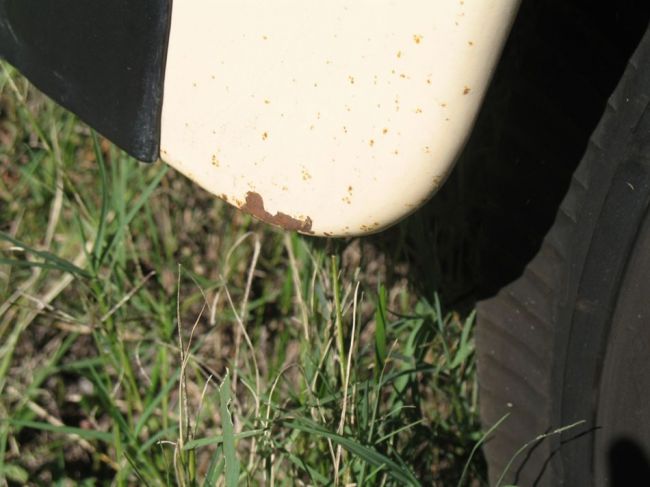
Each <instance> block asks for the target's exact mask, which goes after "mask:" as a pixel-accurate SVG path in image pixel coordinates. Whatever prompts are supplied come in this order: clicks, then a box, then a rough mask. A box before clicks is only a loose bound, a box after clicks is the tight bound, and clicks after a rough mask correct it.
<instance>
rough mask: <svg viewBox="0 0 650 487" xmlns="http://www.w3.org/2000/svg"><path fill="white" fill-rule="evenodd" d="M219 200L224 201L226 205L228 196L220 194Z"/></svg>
mask: <svg viewBox="0 0 650 487" xmlns="http://www.w3.org/2000/svg"><path fill="white" fill-rule="evenodd" d="M219 198H221V199H222V200H224V201H225V202H226V203H228V195H225V194H220V195H219Z"/></svg>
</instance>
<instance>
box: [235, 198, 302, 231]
mask: <svg viewBox="0 0 650 487" xmlns="http://www.w3.org/2000/svg"><path fill="white" fill-rule="evenodd" d="M241 209H242V210H244V211H246V212H248V213H250V214H251V215H253V216H254V217H256V218H259V219H260V220H262V221H264V222H267V223H270V224H272V225H277V226H279V227H282V228H284V229H286V230H295V231H298V232H303V233H314V232H312V231H311V225H312V221H311V218H309V217H305V218H304V219H303V220H299V219H297V218H293V217H291V216H289V215H287V214H285V213H282V212H280V211H278V212H277V213H276V214H275V215H272V214H271V213H269V212H268V211H266V210H265V209H264V200H263V199H262V196H260V195H259V194H258V193H255V192H254V191H249V192H248V193H246V203H244V204H243V205H242V206H241Z"/></svg>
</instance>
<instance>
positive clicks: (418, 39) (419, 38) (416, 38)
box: [413, 34, 422, 44]
mask: <svg viewBox="0 0 650 487" xmlns="http://www.w3.org/2000/svg"><path fill="white" fill-rule="evenodd" d="M413 42H415V43H416V44H420V43H421V42H422V36H421V35H419V34H413Z"/></svg>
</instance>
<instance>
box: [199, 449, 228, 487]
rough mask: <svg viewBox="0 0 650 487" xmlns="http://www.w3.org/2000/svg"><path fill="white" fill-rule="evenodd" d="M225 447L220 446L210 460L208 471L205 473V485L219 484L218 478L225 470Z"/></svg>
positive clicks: (211, 486)
mask: <svg viewBox="0 0 650 487" xmlns="http://www.w3.org/2000/svg"><path fill="white" fill-rule="evenodd" d="M223 465H224V461H223V448H222V447H221V446H219V447H218V448H217V449H216V450H215V452H214V455H212V459H211V460H210V465H209V466H208V471H207V472H206V474H205V480H204V481H203V487H213V486H215V485H217V479H218V478H219V476H220V475H221V472H223Z"/></svg>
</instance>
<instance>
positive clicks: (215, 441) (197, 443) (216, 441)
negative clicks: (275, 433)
mask: <svg viewBox="0 0 650 487" xmlns="http://www.w3.org/2000/svg"><path fill="white" fill-rule="evenodd" d="M264 431H265V430H263V429H256V430H249V431H242V432H241V433H236V434H234V435H233V438H234V439H236V440H243V439H245V438H251V437H253V436H261V435H263V434H264ZM222 443H224V435H216V436H211V437H209V438H197V439H196V440H192V441H188V442H187V443H186V444H185V446H184V447H183V450H194V449H196V448H201V447H204V446H208V445H220V444H222Z"/></svg>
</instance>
